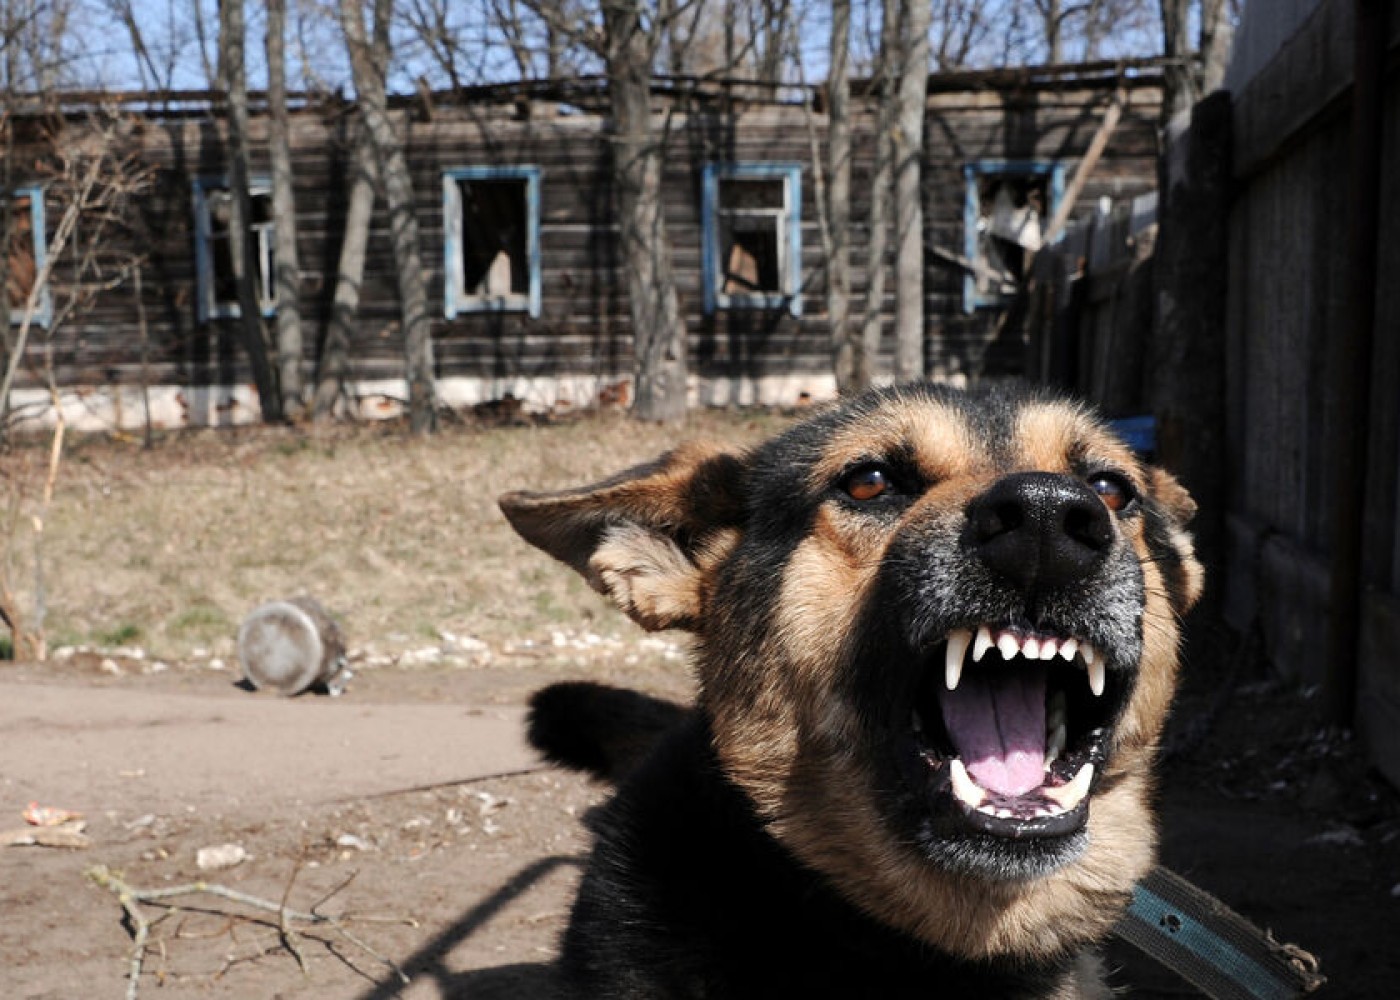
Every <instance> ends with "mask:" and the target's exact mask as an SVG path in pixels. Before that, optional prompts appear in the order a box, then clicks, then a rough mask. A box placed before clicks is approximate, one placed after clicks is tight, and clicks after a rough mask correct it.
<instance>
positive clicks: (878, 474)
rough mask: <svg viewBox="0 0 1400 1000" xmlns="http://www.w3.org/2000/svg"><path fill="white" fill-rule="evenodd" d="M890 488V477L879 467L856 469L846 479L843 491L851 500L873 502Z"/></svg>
mask: <svg viewBox="0 0 1400 1000" xmlns="http://www.w3.org/2000/svg"><path fill="white" fill-rule="evenodd" d="M889 488H890V477H889V474H888V473H886V472H885V470H884V469H882V468H880V467H879V466H876V465H872V466H867V467H866V468H864V469H857V470H856V471H855V472H853V473H851V474H850V475H849V476H847V477H846V483H845V489H846V493H847V494H849V495H850V497H851V499H852V500H859V501H861V502H862V503H863V502H864V501H866V500H874V499H875V498H876V497H878V496H879V495H880V494H882V493H884V492H885V491H886V490H888V489H889Z"/></svg>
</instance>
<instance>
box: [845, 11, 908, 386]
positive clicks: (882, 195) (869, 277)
mask: <svg viewBox="0 0 1400 1000" xmlns="http://www.w3.org/2000/svg"><path fill="white" fill-rule="evenodd" d="M899 3H900V0H883V4H882V6H883V16H882V18H881V25H880V59H879V73H878V77H877V79H878V93H879V96H880V103H879V108H878V110H877V112H876V125H875V166H874V173H873V175H872V177H871V178H870V222H869V234H870V236H869V240H868V242H867V244H866V256H865V312H864V316H863V318H862V322H861V341H862V350H861V353H860V360H861V361H862V362H863V364H864V367H863V368H862V367H860V366H857V369H856V372H855V384H856V385H869V384H870V382H871V379H872V377H873V373H874V366H875V359H876V358H877V357H878V356H879V352H880V338H881V334H882V332H883V329H882V328H883V325H884V324H883V315H884V307H885V280H886V276H887V272H888V270H889V265H888V261H887V260H886V257H887V254H888V252H889V239H890V215H891V210H892V202H893V198H892V197H891V196H892V194H893V190H892V189H893V186H894V183H893V182H894V158H895V145H894V127H895V116H896V110H897V103H898V98H899V89H898V79H899V48H900V43H899Z"/></svg>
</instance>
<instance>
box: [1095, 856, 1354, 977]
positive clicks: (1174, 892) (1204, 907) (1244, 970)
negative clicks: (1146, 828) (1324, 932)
mask: <svg viewBox="0 0 1400 1000" xmlns="http://www.w3.org/2000/svg"><path fill="white" fill-rule="evenodd" d="M1114 933H1115V934H1116V935H1117V936H1118V937H1119V938H1121V939H1123V940H1124V941H1127V942H1128V943H1129V944H1131V945H1133V946H1134V947H1136V948H1138V949H1140V950H1141V951H1143V952H1145V953H1146V954H1147V955H1148V956H1149V957H1151V958H1152V959H1154V960H1156V961H1157V962H1160V963H1161V964H1162V965H1164V966H1166V967H1167V968H1168V969H1171V970H1172V971H1173V972H1175V973H1176V974H1177V975H1179V976H1181V978H1183V979H1185V980H1186V981H1187V982H1189V983H1190V984H1191V985H1193V986H1195V987H1196V988H1197V989H1198V990H1200V991H1201V992H1202V993H1203V994H1205V995H1206V996H1208V997H1211V998H1212V1000H1296V998H1298V997H1304V996H1307V995H1308V994H1310V993H1312V992H1313V991H1314V990H1316V989H1317V988H1318V987H1319V986H1321V985H1322V984H1323V983H1325V982H1326V981H1327V980H1326V979H1325V978H1324V977H1323V976H1321V975H1320V974H1319V973H1318V963H1317V959H1316V958H1314V957H1313V956H1312V955H1310V954H1308V953H1307V952H1306V951H1303V950H1302V949H1301V948H1298V947H1296V946H1295V945H1290V944H1281V943H1279V942H1278V941H1275V940H1274V937H1273V935H1272V934H1270V933H1269V932H1268V931H1264V930H1260V929H1259V928H1258V927H1256V926H1254V925H1253V924H1252V923H1250V922H1249V921H1248V920H1246V919H1244V917H1242V916H1240V915H1239V914H1238V913H1235V912H1234V911H1233V910H1231V909H1230V908H1229V907H1227V906H1226V905H1225V904H1224V903H1222V902H1220V900H1218V899H1216V898H1215V897H1214V896H1212V895H1210V893H1208V892H1205V891H1204V890H1202V889H1199V888H1197V887H1196V886H1194V885H1192V884H1191V883H1190V882H1188V881H1186V880H1185V879H1184V878H1182V877H1181V876H1179V875H1176V874H1174V873H1173V872H1170V871H1168V870H1167V869H1166V868H1163V867H1162V866H1160V865H1158V866H1157V867H1156V868H1154V869H1152V871H1151V872H1150V873H1149V874H1148V876H1147V877H1146V878H1144V879H1143V880H1142V881H1141V882H1139V883H1138V884H1137V886H1136V887H1135V888H1134V890H1133V901H1132V903H1131V905H1129V907H1128V912H1127V913H1126V914H1125V915H1124V916H1123V919H1122V920H1121V921H1119V924H1118V926H1117V928H1115V930H1114Z"/></svg>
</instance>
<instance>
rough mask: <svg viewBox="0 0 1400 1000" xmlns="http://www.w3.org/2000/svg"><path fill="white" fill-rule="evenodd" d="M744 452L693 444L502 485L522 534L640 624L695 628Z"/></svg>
mask: <svg viewBox="0 0 1400 1000" xmlns="http://www.w3.org/2000/svg"><path fill="white" fill-rule="evenodd" d="M745 467H746V466H745V460H744V458H743V457H742V456H740V455H736V454H734V453H733V452H730V451H727V450H725V449H723V448H720V447H717V446H713V445H704V444H692V445H687V446H684V447H681V448H678V449H676V450H675V451H671V452H668V453H667V454H665V455H663V456H661V458H659V459H657V460H656V461H655V462H652V463H649V464H647V465H642V466H637V467H636V468H633V469H629V470H627V471H626V472H622V473H619V474H618V475H616V476H613V477H611V478H609V479H606V480H604V481H602V482H600V483H595V484H593V485H591V486H584V487H580V488H577V489H569V490H561V491H558V492H553V493H532V492H516V493H507V494H505V495H503V496H502V497H501V498H500V500H499V503H500V507H501V511H502V512H503V513H504V514H505V515H506V518H507V519H508V520H509V521H510V523H511V526H512V527H513V528H515V530H516V531H517V532H519V533H520V535H521V537H522V538H524V539H525V540H526V541H527V542H529V543H530V544H532V545H535V546H537V547H539V548H541V549H543V550H544V551H545V552H548V553H549V554H550V555H552V556H554V558H556V559H558V560H560V561H561V562H564V563H567V564H568V565H569V566H572V567H573V568H574V569H575V570H577V571H578V572H579V573H581V574H582V575H583V577H584V579H586V580H587V581H588V583H589V585H590V586H592V587H593V588H594V589H595V590H597V591H599V592H600V593H603V594H606V595H608V596H609V597H610V598H611V599H612V600H613V602H614V603H616V604H617V605H618V607H620V608H621V609H622V610H623V611H625V612H626V613H627V614H628V615H629V616H630V617H631V618H632V619H633V620H634V621H636V622H637V623H638V624H640V625H641V626H642V627H643V628H646V629H649V630H653V631H655V630H659V629H667V628H683V629H688V628H693V627H694V624H695V621H696V619H697V618H698V616H699V614H700V610H701V607H702V604H703V594H704V583H705V579H706V576H707V574H708V572H709V570H710V569H711V568H713V566H714V565H715V563H716V562H717V561H718V559H719V557H720V556H721V555H722V554H723V553H724V552H726V551H728V548H729V547H730V545H732V544H733V542H734V540H735V539H737V537H738V527H739V525H740V523H741V521H742V517H743V509H744V505H743V484H744V478H745Z"/></svg>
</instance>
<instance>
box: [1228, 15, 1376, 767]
mask: <svg viewBox="0 0 1400 1000" xmlns="http://www.w3.org/2000/svg"><path fill="white" fill-rule="evenodd" d="M1389 6H1390V7H1391V11H1390V32H1391V33H1390V37H1389V39H1388V40H1386V39H1381V40H1380V41H1381V42H1382V44H1386V43H1387V41H1388V44H1387V49H1388V52H1389V70H1388V72H1387V74H1386V76H1385V78H1384V82H1383V97H1382V100H1383V106H1384V111H1383V114H1384V126H1383V129H1382V136H1381V152H1380V160H1381V168H1380V172H1381V190H1380V198H1379V202H1378V203H1377V204H1375V205H1373V206H1370V207H1369V208H1368V209H1363V211H1367V212H1374V213H1375V217H1376V218H1378V219H1379V243H1378V246H1377V248H1376V249H1377V250H1378V252H1379V266H1378V268H1377V281H1376V282H1375V285H1374V287H1373V288H1372V289H1371V291H1370V294H1373V295H1374V297H1375V299H1374V305H1375V318H1374V325H1373V329H1371V330H1370V331H1369V339H1370V341H1371V348H1370V349H1371V354H1370V357H1369V358H1368V359H1367V360H1368V362H1369V364H1368V365H1367V368H1368V376H1367V377H1369V378H1370V380H1371V389H1370V408H1369V414H1366V415H1365V417H1364V425H1365V430H1364V432H1363V434H1364V436H1365V437H1366V441H1365V442H1364V447H1365V448H1366V452H1367V456H1366V459H1365V463H1364V466H1365V468H1364V475H1363V477H1362V478H1364V496H1363V497H1362V508H1361V511H1360V512H1359V517H1360V519H1361V527H1362V532H1363V535H1362V537H1363V546H1364V550H1363V554H1362V561H1361V567H1360V574H1361V587H1360V595H1359V597H1358V598H1357V600H1358V603H1359V604H1360V607H1359V608H1358V609H1356V610H1357V613H1358V624H1359V633H1360V635H1359V647H1360V648H1359V652H1358V654H1357V655H1358V656H1359V663H1356V664H1332V665H1331V667H1332V669H1333V670H1338V669H1340V670H1342V671H1348V670H1351V671H1355V672H1356V683H1357V685H1358V688H1357V692H1356V698H1355V710H1356V716H1357V721H1358V723H1359V725H1360V727H1361V729H1362V730H1363V732H1364V734H1365V735H1366V738H1367V740H1368V743H1369V745H1370V749H1371V752H1372V754H1373V756H1374V757H1375V759H1376V760H1377V762H1378V763H1379V764H1380V765H1381V766H1382V768H1383V769H1384V770H1385V771H1386V773H1387V774H1388V775H1389V776H1390V778H1391V780H1392V781H1395V782H1396V783H1400V660H1397V657H1396V654H1395V650H1396V648H1397V643H1400V529H1398V527H1397V526H1400V491H1397V476H1398V475H1400V392H1397V389H1396V386H1397V385H1400V341H1398V340H1397V337H1396V331H1397V330H1400V284H1397V282H1396V281H1395V276H1396V275H1397V274H1400V74H1398V73H1397V72H1396V67H1397V65H1400V3H1396V2H1393V0H1392V2H1391V3H1390V4H1389ZM1312 7H1313V9H1312V10H1311V11H1308V12H1306V13H1307V14H1308V16H1307V17H1301V16H1300V17H1298V18H1297V19H1296V21H1297V23H1296V25H1295V26H1294V28H1293V34H1292V35H1291V36H1290V37H1288V38H1287V39H1285V40H1281V41H1280V40H1278V39H1274V40H1273V41H1274V44H1272V45H1268V46H1266V45H1263V44H1262V43H1260V44H1258V45H1246V46H1245V47H1243V48H1242V49H1240V50H1238V52H1239V54H1240V55H1239V58H1241V59H1244V60H1246V61H1247V65H1245V66H1243V67H1237V68H1236V71H1235V77H1236V84H1237V89H1236V93H1235V104H1234V133H1235V140H1236V141H1235V152H1234V180H1235V185H1236V197H1235V199H1234V207H1233V210H1232V211H1231V213H1230V231H1229V252H1230V274H1229V314H1228V323H1227V330H1226V333H1225V335H1226V337H1227V345H1226V346H1227V350H1228V362H1227V373H1228V381H1227V389H1226V403H1227V408H1228V414H1229V419H1228V433H1229V449H1230V453H1231V456H1232V457H1231V461H1230V462H1229V473H1230V482H1229V495H1230V504H1229V507H1230V515H1229V525H1228V528H1229V538H1230V551H1229V580H1230V593H1229V594H1228V610H1229V611H1230V613H1231V615H1232V616H1233V618H1234V620H1235V622H1236V623H1237V624H1239V625H1241V626H1244V625H1247V624H1249V623H1250V622H1257V623H1258V625H1259V626H1260V628H1261V632H1262V635H1263V636H1264V638H1265V640H1266V643H1267V647H1268V650H1269V652H1270V654H1271V656H1272V658H1273V660H1274V661H1275V663H1276V664H1277V665H1278V666H1279V667H1280V668H1281V669H1282V670H1283V671H1284V672H1286V673H1289V674H1293V675H1296V676H1300V677H1302V678H1306V679H1309V680H1312V681H1321V680H1323V679H1324V678H1326V677H1328V675H1329V673H1331V671H1329V669H1328V668H1329V664H1328V662H1327V659H1328V657H1327V652H1326V650H1327V633H1328V622H1329V615H1330V613H1331V612H1332V611H1333V608H1332V606H1331V603H1332V600H1333V598H1332V594H1333V592H1334V587H1333V581H1332V580H1331V570H1332V565H1333V557H1334V555H1335V553H1334V551H1333V543H1334V538H1335V527H1336V524H1337V521H1338V519H1339V518H1355V517H1357V516H1358V512H1357V511H1356V510H1354V509H1344V506H1345V502H1344V499H1343V498H1345V497H1346V496H1348V494H1349V493H1350V492H1351V490H1352V488H1353V487H1355V486H1356V485H1358V484H1356V483H1348V482H1341V481H1339V480H1338V477H1337V474H1336V469H1337V466H1336V464H1335V461H1334V459H1335V456H1336V453H1337V451H1338V449H1339V448H1341V447H1344V446H1345V443H1346V442H1348V441H1349V440H1351V439H1352V438H1353V437H1354V436H1355V435H1356V434H1357V429H1356V428H1355V427H1354V426H1343V424H1342V423H1341V421H1340V419H1339V403H1340V402H1341V401H1342V400H1343V399H1344V397H1347V396H1350V395H1352V394H1354V393H1357V392H1358V391H1360V389H1361V386H1360V385H1359V384H1346V385H1343V384H1339V381H1338V379H1337V377H1336V365H1337V355H1336V352H1335V351H1334V349H1333V348H1334V346H1335V343H1336V341H1337V339H1338V338H1340V337H1343V336H1347V335H1348V324H1352V323H1354V322H1355V317H1356V316H1357V315H1358V313H1357V311H1356V310H1355V309H1354V308H1353V305H1354V302H1353V301H1352V300H1353V292H1352V289H1353V288H1354V287H1355V285H1354V284H1353V280H1352V279H1353V277H1354V275H1353V274H1352V260H1353V254H1352V251H1351V250H1350V246H1351V239H1350V235H1349V227H1348V220H1349V213H1351V212H1353V211H1355V210H1356V206H1355V205H1354V204H1353V182H1354V178H1353V176H1352V175H1353V167H1352V163H1353V161H1352V156H1353V152H1352V149H1353V147H1352V140H1353V135H1352V118H1351V115H1352V110H1353V109H1352V97H1353V93H1354V80H1355V65H1356V63H1355V59H1356V53H1355V48H1354V38H1355V26H1354V24H1353V21H1352V16H1353V8H1354V5H1353V4H1352V3H1350V2H1343V0H1317V2H1316V3H1314V4H1313V5H1312ZM1276 13H1277V12H1276V11H1275V10H1274V9H1273V8H1272V6H1271V5H1270V4H1269V3H1267V2H1252V3H1251V4H1250V7H1249V10H1248V11H1247V13H1246V18H1245V20H1246V24H1245V28H1246V29H1247V30H1248V29H1249V28H1250V26H1251V25H1250V22H1251V19H1257V20H1258V21H1259V22H1260V31H1261V32H1263V34H1260V33H1258V32H1256V33H1255V34H1254V35H1251V36H1247V37H1255V38H1256V39H1257V38H1263V37H1265V35H1267V28H1268V24H1269V23H1270V22H1271V20H1272V19H1273V18H1274V17H1275V15H1276ZM1266 40H1267V39H1266Z"/></svg>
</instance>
